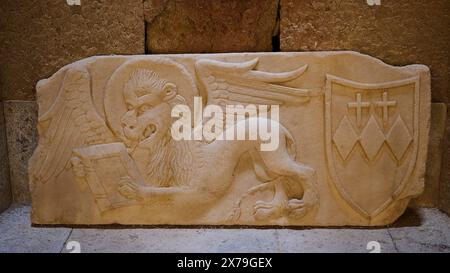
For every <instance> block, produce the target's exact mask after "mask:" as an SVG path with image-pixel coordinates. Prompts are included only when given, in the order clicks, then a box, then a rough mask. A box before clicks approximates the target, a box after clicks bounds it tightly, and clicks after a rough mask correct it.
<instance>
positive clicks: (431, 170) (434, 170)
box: [414, 103, 447, 207]
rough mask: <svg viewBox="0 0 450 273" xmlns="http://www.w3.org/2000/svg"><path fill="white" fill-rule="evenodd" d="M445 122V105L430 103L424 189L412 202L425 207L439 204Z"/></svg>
mask: <svg viewBox="0 0 450 273" xmlns="http://www.w3.org/2000/svg"><path fill="white" fill-rule="evenodd" d="M446 123H447V105H446V104H445V103H432V104H431V123H430V139H429V144H428V156H427V167H426V174H425V190H424V192H423V194H422V195H421V196H419V198H417V199H416V200H414V204H416V205H418V206H426V207H438V206H439V193H440V183H439V180H440V175H441V166H442V149H443V147H444V143H443V142H444V135H445V129H446V127H445V125H446Z"/></svg>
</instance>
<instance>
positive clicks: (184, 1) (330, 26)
mask: <svg viewBox="0 0 450 273" xmlns="http://www.w3.org/2000/svg"><path fill="white" fill-rule="evenodd" d="M449 29H450V0H413V1H412V0H381V6H369V5H368V4H367V3H366V0H81V6H69V5H68V4H67V3H66V1H65V0H39V1H35V0H21V1H17V0H3V1H1V4H0V91H1V101H0V211H2V210H3V209H5V208H7V207H8V206H9V205H10V204H11V203H12V202H18V203H29V202H30V197H29V191H28V178H27V161H28V158H29V157H30V156H31V153H32V151H33V149H34V147H35V145H36V142H37V133H36V130H35V124H36V118H37V106H36V103H35V88H34V87H35V84H36V82H37V81H38V80H39V79H42V78H47V77H49V76H50V75H52V74H53V73H54V72H56V71H57V70H58V69H59V68H60V67H62V66H64V65H66V64H68V63H71V62H74V61H76V60H79V59H81V58H85V57H88V56H93V55H108V54H157V53H206V52H245V51H317V50H354V51H358V52H361V53H366V54H369V55H372V56H374V57H377V58H379V59H381V60H383V61H385V62H386V63H388V64H391V65H407V64H413V63H420V64H425V65H428V66H429V67H430V68H431V74H432V98H433V102H434V104H433V108H432V128H431V140H430V152H429V159H428V162H427V166H428V168H427V177H426V190H425V193H424V194H423V195H422V196H421V197H420V198H418V199H417V200H416V201H415V202H414V204H413V205H420V206H431V207H439V208H440V209H442V210H444V211H446V212H447V213H450V164H449V163H448V160H449V159H450V114H449V113H448V112H447V106H448V105H449V103H450V92H449V90H450V69H449V65H450V53H449V45H450V32H449Z"/></svg>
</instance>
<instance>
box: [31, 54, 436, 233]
mask: <svg viewBox="0 0 450 273" xmlns="http://www.w3.org/2000/svg"><path fill="white" fill-rule="evenodd" d="M429 77H430V75H429V70H428V68H427V67H425V66H422V65H410V66H405V67H393V66H389V65H387V64H384V63H382V62H380V61H379V60H377V59H374V58H372V57H370V56H367V55H361V54H358V53H355V52H318V53H234V54H193V55H157V56H102V57H91V58H88V59H84V60H81V61H78V62H76V63H73V64H70V65H68V66H65V67H63V68H62V69H60V70H59V71H58V72H56V73H55V74H54V75H53V76H52V77H50V78H49V79H45V80H41V81H40V82H39V83H38V85H37V98H38V104H39V119H38V132H39V144H38V147H37V148H36V150H35V152H34V154H33V156H32V158H31V159H30V162H29V177H30V183H31V185H30V188H31V194H32V203H33V212H32V221H33V223H35V224H113V223H119V224H149V225H155V224H175V225H199V224H207V225H307V226H339V225H356V226H366V225H367V226H371V225H386V224H389V223H391V222H393V221H395V220H396V219H397V218H398V217H399V216H400V215H401V214H402V213H403V211H404V210H405V209H406V207H407V205H408V202H409V200H410V199H411V198H413V197H415V196H417V195H419V194H420V193H421V192H422V191H423V177H424V171H425V168H424V166H425V161H426V149H427V143H428V129H429V116H430V113H429V112H430V79H429Z"/></svg>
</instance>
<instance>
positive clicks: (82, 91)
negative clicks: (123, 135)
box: [29, 66, 114, 183]
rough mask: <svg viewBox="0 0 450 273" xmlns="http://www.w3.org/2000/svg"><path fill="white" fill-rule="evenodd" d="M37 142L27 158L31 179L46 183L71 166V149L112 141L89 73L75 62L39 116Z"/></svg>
mask: <svg viewBox="0 0 450 273" xmlns="http://www.w3.org/2000/svg"><path fill="white" fill-rule="evenodd" d="M38 130H39V144H38V147H37V149H36V150H35V152H34V154H33V158H32V159H31V160H30V169H29V173H30V179H31V181H32V182H35V181H39V182H42V183H45V182H47V181H49V180H51V179H52V178H54V177H56V176H57V175H58V174H60V173H61V172H62V171H63V170H64V169H65V168H66V167H68V166H70V165H69V164H70V159H71V157H72V150H73V149H74V148H77V147H83V146H87V145H93V144H99V143H108V142H112V141H114V136H113V134H112V132H111V130H110V129H109V128H108V127H107V125H106V123H105V121H104V120H103V119H102V118H101V117H100V116H99V115H98V113H97V111H96V109H95V108H94V105H93V102H92V98H91V90H90V75H89V72H88V71H87V70H86V68H84V67H82V66H77V67H73V68H69V69H68V70H67V71H66V72H65V76H64V79H63V83H62V85H61V87H60V90H59V93H58V95H57V97H56V99H55V101H54V102H53V104H52V106H51V107H50V109H49V110H48V111H47V112H46V113H44V114H42V115H41V116H40V117H39V119H38Z"/></svg>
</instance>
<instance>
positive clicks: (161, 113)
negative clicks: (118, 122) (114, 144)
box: [122, 103, 171, 149]
mask: <svg viewBox="0 0 450 273" xmlns="http://www.w3.org/2000/svg"><path fill="white" fill-rule="evenodd" d="M170 112H171V107H170V105H169V104H168V103H160V104H158V105H156V106H150V105H143V106H141V107H140V108H139V109H137V110H136V109H132V110H129V111H128V112H127V113H126V114H125V115H124V116H123V118H122V127H123V132H124V135H125V137H126V138H127V140H128V141H129V144H130V145H128V146H131V148H135V147H140V148H147V149H148V148H152V147H153V146H154V145H155V144H156V143H159V142H160V140H161V139H162V138H163V137H164V136H165V135H166V133H167V132H168V130H169V129H170V121H171V117H170Z"/></svg>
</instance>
